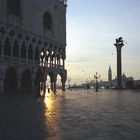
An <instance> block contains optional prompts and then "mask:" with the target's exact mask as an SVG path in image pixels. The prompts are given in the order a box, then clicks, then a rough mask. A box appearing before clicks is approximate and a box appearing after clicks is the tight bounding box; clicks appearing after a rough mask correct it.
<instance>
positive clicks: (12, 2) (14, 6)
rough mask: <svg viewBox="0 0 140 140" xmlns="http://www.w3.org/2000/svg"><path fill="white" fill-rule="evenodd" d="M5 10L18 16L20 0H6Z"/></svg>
mask: <svg viewBox="0 0 140 140" xmlns="http://www.w3.org/2000/svg"><path fill="white" fill-rule="evenodd" d="M7 12H8V13H9V14H12V15H15V16H18V17H19V16H20V0H7Z"/></svg>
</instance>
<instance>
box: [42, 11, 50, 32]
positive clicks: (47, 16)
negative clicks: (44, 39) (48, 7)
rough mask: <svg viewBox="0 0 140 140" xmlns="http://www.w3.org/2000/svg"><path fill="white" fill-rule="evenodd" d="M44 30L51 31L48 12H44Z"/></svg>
mask: <svg viewBox="0 0 140 140" xmlns="http://www.w3.org/2000/svg"><path fill="white" fill-rule="evenodd" d="M43 26H44V29H46V30H49V31H52V17H51V15H50V13H49V12H45V13H44V16H43Z"/></svg>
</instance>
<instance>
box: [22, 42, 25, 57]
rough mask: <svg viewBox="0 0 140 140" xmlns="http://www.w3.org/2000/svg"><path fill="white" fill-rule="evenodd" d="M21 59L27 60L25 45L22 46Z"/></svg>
mask: <svg viewBox="0 0 140 140" xmlns="http://www.w3.org/2000/svg"><path fill="white" fill-rule="evenodd" d="M21 58H26V48H25V44H24V43H23V44H22V47H21Z"/></svg>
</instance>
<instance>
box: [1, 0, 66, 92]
mask: <svg viewBox="0 0 140 140" xmlns="http://www.w3.org/2000/svg"><path fill="white" fill-rule="evenodd" d="M66 2H67V1H66V0H40V1H38V0H0V92H10V93H11V92H14V93H16V92H17V91H20V92H21V91H22V92H25V93H28V92H33V91H36V92H39V90H40V88H42V89H43V90H45V88H46V81H47V80H49V79H47V76H49V77H50V80H49V81H50V85H51V88H52V90H53V91H55V90H56V82H57V76H58V75H60V77H61V82H62V90H65V82H66V76H67V71H66V70H65V59H66V7H67V5H66Z"/></svg>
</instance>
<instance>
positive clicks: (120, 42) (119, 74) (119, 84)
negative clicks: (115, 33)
mask: <svg viewBox="0 0 140 140" xmlns="http://www.w3.org/2000/svg"><path fill="white" fill-rule="evenodd" d="M114 45H115V46H116V50H117V89H121V88H122V62H121V49H122V46H124V44H123V40H122V37H120V38H118V39H116V43H115V44H114Z"/></svg>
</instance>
